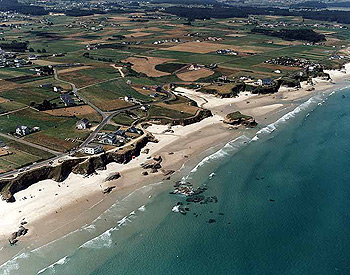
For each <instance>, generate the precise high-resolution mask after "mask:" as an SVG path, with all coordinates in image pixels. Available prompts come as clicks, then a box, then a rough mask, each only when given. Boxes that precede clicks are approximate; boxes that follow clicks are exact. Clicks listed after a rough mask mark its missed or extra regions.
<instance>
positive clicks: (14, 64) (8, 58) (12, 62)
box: [0, 48, 29, 68]
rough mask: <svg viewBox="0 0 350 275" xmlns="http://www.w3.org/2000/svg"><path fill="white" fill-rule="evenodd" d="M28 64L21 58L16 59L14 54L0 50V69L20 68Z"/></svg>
mask: <svg viewBox="0 0 350 275" xmlns="http://www.w3.org/2000/svg"><path fill="white" fill-rule="evenodd" d="M28 63H29V62H28V61H27V60H25V59H23V58H17V57H16V55H15V54H14V53H11V52H6V51H4V50H2V49H1V48H0V68H5V67H10V68H21V67H23V66H24V65H27V64H28Z"/></svg>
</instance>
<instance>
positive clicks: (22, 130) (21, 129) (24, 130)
mask: <svg viewBox="0 0 350 275" xmlns="http://www.w3.org/2000/svg"><path fill="white" fill-rule="evenodd" d="M29 133H30V130H29V128H28V127H27V126H25V125H19V126H17V127H16V134H17V135H19V136H21V137H23V136H26V135H28V134H29Z"/></svg>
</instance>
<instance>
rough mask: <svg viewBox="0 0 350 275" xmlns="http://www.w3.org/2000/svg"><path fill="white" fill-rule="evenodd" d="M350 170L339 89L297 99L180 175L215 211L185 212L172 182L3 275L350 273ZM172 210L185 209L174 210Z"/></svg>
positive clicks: (32, 253) (346, 94) (348, 103)
mask: <svg viewBox="0 0 350 275" xmlns="http://www.w3.org/2000/svg"><path fill="white" fill-rule="evenodd" d="M349 171H350V89H343V90H340V91H337V92H335V93H332V94H331V95H329V94H320V95H317V96H314V97H313V98H311V99H310V100H308V101H306V102H304V103H302V102H300V104H299V105H298V106H295V109H294V110H293V111H292V112H290V113H288V114H286V115H285V116H283V117H282V118H281V119H279V120H278V121H276V122H275V123H273V124H270V125H268V126H266V127H264V128H262V129H260V130H259V132H258V133H257V134H256V135H255V136H242V137H240V138H238V139H236V140H234V141H232V142H230V143H228V144H227V145H226V146H225V147H224V148H222V149H221V150H219V151H217V152H215V153H213V154H211V155H210V156H208V157H207V158H205V159H204V160H202V161H201V163H200V164H198V165H197V166H196V167H195V168H193V169H192V170H191V171H190V172H188V173H186V174H185V175H184V177H183V180H184V181H189V182H191V183H192V184H193V185H194V186H202V187H203V186H206V187H207V190H206V191H205V193H204V195H205V196H206V197H209V196H216V197H217V198H218V202H217V203H215V202H210V203H207V204H195V203H190V204H189V205H186V198H184V197H181V196H176V195H171V194H169V191H171V190H172V187H171V183H169V182H164V183H155V184H154V185H151V186H147V187H144V188H141V189H140V190H138V191H136V192H134V193H133V194H131V195H130V196H129V197H127V198H125V199H123V200H120V201H117V202H116V204H115V205H114V206H113V207H111V208H110V209H109V210H107V211H106V212H105V213H103V214H102V215H101V216H100V217H99V218H98V219H97V220H95V221H94V222H93V223H92V224H91V225H86V226H84V227H82V228H81V229H79V230H77V231H75V232H73V233H71V234H70V235H68V236H65V237H63V238H61V239H60V240H57V241H55V242H53V243H50V244H48V245H46V246H44V247H40V248H38V249H33V250H30V249H28V248H27V249H24V251H22V252H21V253H20V254H19V255H17V257H16V258H14V259H12V260H11V261H9V262H7V263H5V264H4V265H2V266H0V274H93V275H110V274H156V275H157V274H350V253H349V251H350V238H349V236H350V173H349ZM177 202H182V203H184V204H185V205H186V206H188V207H189V209H190V211H188V212H187V214H186V215H181V214H180V213H177V212H173V211H172V209H173V207H174V205H176V204H177ZM125 213H127V214H125ZM210 219H212V220H215V222H212V223H209V220H210Z"/></svg>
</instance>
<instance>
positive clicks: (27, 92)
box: [1, 87, 59, 105]
mask: <svg viewBox="0 0 350 275" xmlns="http://www.w3.org/2000/svg"><path fill="white" fill-rule="evenodd" d="M58 96H59V95H58V94H57V93H54V92H53V91H52V90H51V89H44V88H39V87H20V88H16V89H13V90H9V91H5V92H2V93H1V97H3V98H6V99H9V100H13V101H16V102H19V103H23V104H26V105H29V104H30V103H31V102H36V103H40V102H42V101H43V100H44V99H47V100H51V99H54V98H56V97H58Z"/></svg>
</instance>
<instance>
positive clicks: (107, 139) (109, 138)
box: [100, 134, 117, 145]
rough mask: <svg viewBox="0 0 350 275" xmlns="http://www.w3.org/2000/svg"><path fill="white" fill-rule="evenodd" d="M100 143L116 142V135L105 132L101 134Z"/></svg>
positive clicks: (111, 143)
mask: <svg viewBox="0 0 350 275" xmlns="http://www.w3.org/2000/svg"><path fill="white" fill-rule="evenodd" d="M100 143H103V144H110V145H113V144H116V143H117V137H116V136H115V135H114V134H105V135H103V136H102V138H101V140H100Z"/></svg>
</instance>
